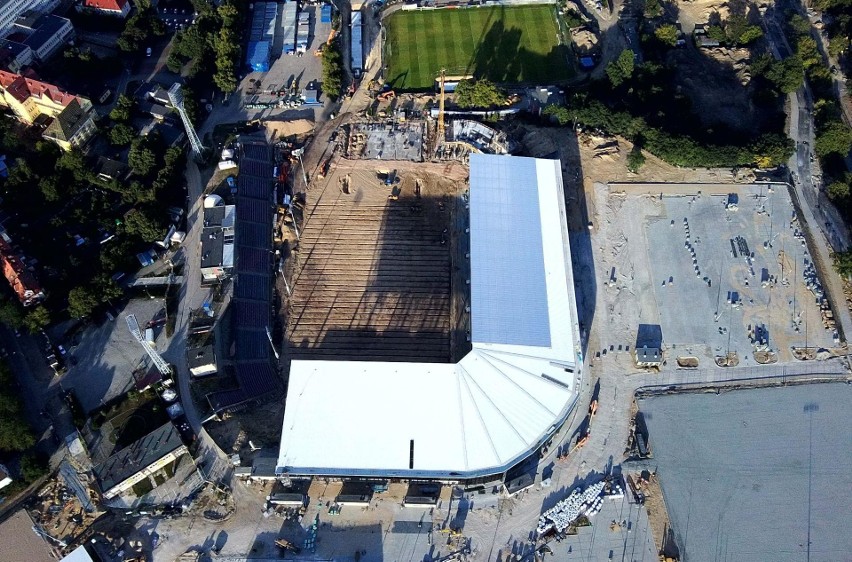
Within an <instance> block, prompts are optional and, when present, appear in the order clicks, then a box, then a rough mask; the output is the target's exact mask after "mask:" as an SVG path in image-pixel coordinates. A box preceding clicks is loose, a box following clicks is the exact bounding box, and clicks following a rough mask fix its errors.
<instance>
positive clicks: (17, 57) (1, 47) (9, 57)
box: [0, 39, 34, 74]
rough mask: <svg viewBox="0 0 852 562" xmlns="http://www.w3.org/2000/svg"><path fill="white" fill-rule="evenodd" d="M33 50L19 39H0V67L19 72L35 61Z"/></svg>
mask: <svg viewBox="0 0 852 562" xmlns="http://www.w3.org/2000/svg"><path fill="white" fill-rule="evenodd" d="M33 56H34V55H33V50H32V49H30V48H29V46H27V45H24V44H23V43H18V42H17V41H9V40H6V39H2V40H0V69H3V70H8V71H9V72H14V73H15V74H18V73H20V72H21V70H23V68H24V67H26V66H29V65H31V64H32V63H33Z"/></svg>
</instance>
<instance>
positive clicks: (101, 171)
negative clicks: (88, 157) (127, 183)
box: [95, 156, 130, 181]
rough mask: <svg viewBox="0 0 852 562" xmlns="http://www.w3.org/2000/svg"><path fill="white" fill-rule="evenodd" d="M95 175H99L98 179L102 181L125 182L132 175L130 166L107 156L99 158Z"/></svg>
mask: <svg viewBox="0 0 852 562" xmlns="http://www.w3.org/2000/svg"><path fill="white" fill-rule="evenodd" d="M95 173H96V174H97V175H98V179H99V180H102V181H111V180H117V181H123V180H125V179H127V176H128V175H129V174H130V166H128V165H127V164H125V163H124V162H119V161H118V160H113V159H111V158H107V157H106V156H99V157H98V161H97V163H96V164H95Z"/></svg>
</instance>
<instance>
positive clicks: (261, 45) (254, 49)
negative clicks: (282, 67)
mask: <svg viewBox="0 0 852 562" xmlns="http://www.w3.org/2000/svg"><path fill="white" fill-rule="evenodd" d="M246 63H248V65H249V66H250V67H251V69H252V70H253V71H255V72H268V71H269V41H251V42H250V43H249V44H248V52H247V53H246Z"/></svg>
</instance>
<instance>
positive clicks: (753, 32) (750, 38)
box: [736, 25, 763, 45]
mask: <svg viewBox="0 0 852 562" xmlns="http://www.w3.org/2000/svg"><path fill="white" fill-rule="evenodd" d="M761 37H763V30H762V29H760V27H759V26H757V25H749V26H748V27H746V28H745V29H744V30H743V31H742V33H740V36H739V37H738V38H737V40H736V43H737V44H738V45H748V44H749V43H753V42H754V41H757V40H758V39H760V38H761Z"/></svg>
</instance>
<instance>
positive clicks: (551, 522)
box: [536, 480, 606, 536]
mask: <svg viewBox="0 0 852 562" xmlns="http://www.w3.org/2000/svg"><path fill="white" fill-rule="evenodd" d="M605 484H606V482H605V481H603V480H601V481H600V482H598V483H596V484H592V485H591V486H589V487H588V488H586V490H585V491H581V489H580V488H576V489H575V490H574V491H573V492H571V495H569V496H568V497H567V498H565V499H564V500H562V501H560V502H559V503H557V504H556V505H555V506H553V507H552V508H550V509H548V510H547V511H545V512H544V513H543V514H542V515H541V517H539V518H538V527H536V534H537V535H538V536H543V535H545V534H547V533H549V532H551V531H553V530H556V532H558V533H563V532H564V531H565V530H566V529H567V528H568V527H570V526H571V524H572V523H574V522H575V521H577V519H579V518H580V516H581V515H585V516H587V517H593V516H594V515H596V514H597V512H598V511H599V510H600V506H601V501H602V500H601V497H600V496H601V492H602V491H603V489H604V485H605Z"/></svg>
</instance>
